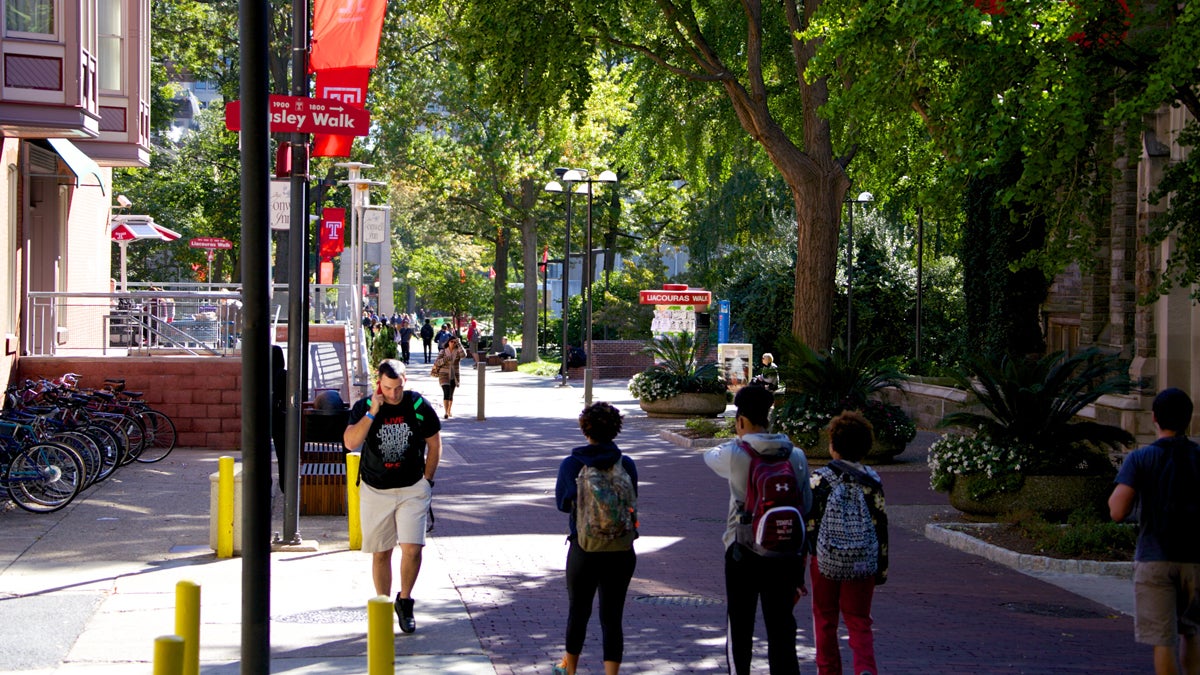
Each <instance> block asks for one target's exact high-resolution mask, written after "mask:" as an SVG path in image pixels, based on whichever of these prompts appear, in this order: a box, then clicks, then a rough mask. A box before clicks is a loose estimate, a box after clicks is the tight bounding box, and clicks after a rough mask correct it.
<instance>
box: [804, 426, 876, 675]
mask: <svg viewBox="0 0 1200 675" xmlns="http://www.w3.org/2000/svg"><path fill="white" fill-rule="evenodd" d="M872 433H873V432H872V428H871V423H870V422H869V421H867V418H866V417H864V416H863V415H862V413H859V412H857V411H854V410H848V411H845V412H843V413H841V414H840V415H838V416H836V417H834V418H833V420H832V421H830V423H829V455H830V457H832V458H833V461H831V462H830V463H829V464H828V465H827V466H824V467H822V468H820V469H817V470H816V471H814V472H813V474H812V478H811V479H810V481H811V486H812V490H813V510H812V513H811V514H810V516H809V519H808V542H809V544H808V545H809V551H810V552H811V553H812V554H813V556H812V562H811V571H812V613H813V640H814V642H815V643H816V647H817V673H818V674H819V675H841V673H842V657H841V652H840V650H839V649H838V615H839V613H840V614H841V617H842V618H843V619H844V620H845V622H846V630H847V632H848V633H849V635H850V651H851V652H852V654H853V664H854V671H853V672H854V673H855V674H856V675H864V674H865V675H875V674H876V673H878V672H879V670H878V668H877V667H876V665H875V637H874V634H873V633H872V631H871V623H872V620H871V600H872V597H873V595H874V593H875V587H876V586H879V585H882V584H883V583H884V582H886V581H887V571H888V529H887V510H886V508H885V504H884V498H883V483H882V481H881V480H880V478H879V474H878V473H876V472H875V470H874V469H872V468H871V467H869V466H865V465H863V464H861V462H862V459H863V458H864V457H866V456H867V452H869V451H870V450H871V443H872Z"/></svg>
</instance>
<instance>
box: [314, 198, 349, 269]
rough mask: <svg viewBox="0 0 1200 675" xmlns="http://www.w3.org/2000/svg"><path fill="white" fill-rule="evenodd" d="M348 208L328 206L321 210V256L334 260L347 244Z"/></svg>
mask: <svg viewBox="0 0 1200 675" xmlns="http://www.w3.org/2000/svg"><path fill="white" fill-rule="evenodd" d="M345 231H346V209H334V208H326V209H324V210H322V211H321V237H320V247H319V250H320V256H321V260H322V261H326V260H332V259H333V258H335V257H336V256H337V255H338V254H339V253H341V252H342V250H343V249H344V248H345V247H346V246H345V243H344V242H345V238H344V237H345Z"/></svg>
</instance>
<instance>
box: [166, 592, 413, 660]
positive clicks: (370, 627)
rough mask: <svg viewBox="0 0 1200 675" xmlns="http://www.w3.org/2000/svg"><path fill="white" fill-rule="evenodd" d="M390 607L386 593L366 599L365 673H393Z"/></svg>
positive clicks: (394, 644)
mask: <svg viewBox="0 0 1200 675" xmlns="http://www.w3.org/2000/svg"><path fill="white" fill-rule="evenodd" d="M392 609H393V605H392V599H391V598H389V597H387V596H386V595H377V596H375V597H373V598H371V599H370V600H368V601H367V675H395V672H396V629H395V628H394V627H393V626H392ZM155 675H157V673H156V674H155Z"/></svg>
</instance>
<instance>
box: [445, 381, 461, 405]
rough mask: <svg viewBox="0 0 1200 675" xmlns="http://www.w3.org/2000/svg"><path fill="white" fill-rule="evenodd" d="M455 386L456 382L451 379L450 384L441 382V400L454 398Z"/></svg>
mask: <svg viewBox="0 0 1200 675" xmlns="http://www.w3.org/2000/svg"><path fill="white" fill-rule="evenodd" d="M457 386H458V383H457V382H453V381H451V382H450V384H443V385H442V400H443V401H453V400H454V388H455V387H457Z"/></svg>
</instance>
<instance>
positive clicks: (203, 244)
mask: <svg viewBox="0 0 1200 675" xmlns="http://www.w3.org/2000/svg"><path fill="white" fill-rule="evenodd" d="M114 232H115V230H114ZM188 246H191V247H192V248H219V249H222V250H229V249H231V248H233V242H232V241H229V240H228V239H221V238H220V237H196V238H195V239H192V240H191V241H189V242H188Z"/></svg>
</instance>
